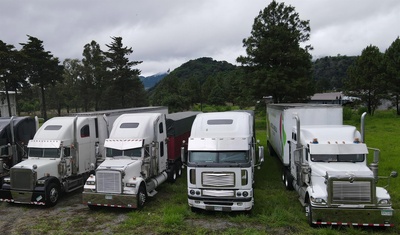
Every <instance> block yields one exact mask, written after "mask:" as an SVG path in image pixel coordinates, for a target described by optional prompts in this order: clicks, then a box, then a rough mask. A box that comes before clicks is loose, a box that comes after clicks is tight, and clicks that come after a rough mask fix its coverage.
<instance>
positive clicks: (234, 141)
mask: <svg viewBox="0 0 400 235" xmlns="http://www.w3.org/2000/svg"><path fill="white" fill-rule="evenodd" d="M248 149H249V141H248V139H247V138H246V137H243V138H190V139H189V146H188V150H204V151H207V150H209V151H228V150H232V151H235V150H248Z"/></svg>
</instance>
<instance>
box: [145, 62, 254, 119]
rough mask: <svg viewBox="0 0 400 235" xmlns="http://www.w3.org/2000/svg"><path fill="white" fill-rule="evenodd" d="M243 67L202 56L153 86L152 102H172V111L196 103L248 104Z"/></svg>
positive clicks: (187, 107) (161, 103)
mask: <svg viewBox="0 0 400 235" xmlns="http://www.w3.org/2000/svg"><path fill="white" fill-rule="evenodd" d="M242 74H243V73H242V72H241V69H240V68H237V67H236V66H234V65H232V64H229V63H227V62H226V61H215V60H213V59H211V58H199V59H196V60H191V61H189V62H187V63H184V64H183V65H181V66H180V67H178V68H177V69H175V70H174V71H172V72H171V73H170V74H168V75H167V76H166V77H165V78H164V79H163V80H161V81H160V82H159V83H158V84H157V85H156V86H155V87H154V88H153V89H150V90H149V92H150V97H151V104H152V105H168V107H169V108H170V109H171V110H174V111H182V110H188V109H190V108H191V106H193V105H194V104H204V103H208V104H213V105H221V106H224V105H225V104H226V103H232V104H245V103H248V96H247V92H248V90H247V89H244V88H245V87H243V86H242V85H243V84H244V83H245V82H244V81H243V82H242V80H243V76H242Z"/></svg>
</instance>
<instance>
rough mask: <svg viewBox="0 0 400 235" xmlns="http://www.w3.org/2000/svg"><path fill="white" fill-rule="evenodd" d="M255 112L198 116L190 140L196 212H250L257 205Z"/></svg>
mask: <svg viewBox="0 0 400 235" xmlns="http://www.w3.org/2000/svg"><path fill="white" fill-rule="evenodd" d="M256 145H257V143H256V140H255V127H254V115H253V112H252V111H229V112H214V113H203V114H199V115H197V117H196V119H195V121H194V123H193V126H192V132H191V136H190V138H189V143H188V151H189V153H188V159H187V183H188V188H187V190H188V191H187V193H188V203H189V206H190V208H191V209H192V211H196V210H198V209H203V210H212V211H250V210H251V209H252V207H253V204H254V189H253V184H254V169H255V167H256V166H259V165H260V164H261V163H262V162H263V161H264V157H263V155H264V149H263V146H259V148H258V155H259V158H258V159H257V157H256V153H257V151H256Z"/></svg>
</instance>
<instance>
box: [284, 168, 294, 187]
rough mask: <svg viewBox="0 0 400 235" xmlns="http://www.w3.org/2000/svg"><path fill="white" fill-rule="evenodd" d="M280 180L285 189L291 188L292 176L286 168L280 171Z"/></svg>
mask: <svg viewBox="0 0 400 235" xmlns="http://www.w3.org/2000/svg"><path fill="white" fill-rule="evenodd" d="M282 181H283V184H284V185H285V188H286V190H290V191H291V190H293V189H294V188H293V177H292V175H291V174H290V172H289V171H288V170H287V169H283V171H282Z"/></svg>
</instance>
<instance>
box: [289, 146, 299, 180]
mask: <svg viewBox="0 0 400 235" xmlns="http://www.w3.org/2000/svg"><path fill="white" fill-rule="evenodd" d="M296 144H297V143H296V142H295V141H293V140H292V141H290V144H289V153H290V155H289V158H290V159H289V162H290V166H289V167H290V173H291V175H292V176H293V178H294V180H297V179H298V178H300V177H299V175H298V174H299V170H300V168H299V166H300V157H299V153H298V151H296Z"/></svg>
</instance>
